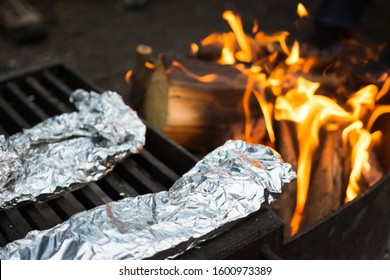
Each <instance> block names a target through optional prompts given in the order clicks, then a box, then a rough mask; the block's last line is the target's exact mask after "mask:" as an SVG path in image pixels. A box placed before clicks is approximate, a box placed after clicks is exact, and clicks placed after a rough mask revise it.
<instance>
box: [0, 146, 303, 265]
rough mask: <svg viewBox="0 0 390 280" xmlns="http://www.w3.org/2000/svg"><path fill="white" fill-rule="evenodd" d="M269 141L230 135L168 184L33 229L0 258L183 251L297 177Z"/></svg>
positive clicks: (130, 255)
mask: <svg viewBox="0 0 390 280" xmlns="http://www.w3.org/2000/svg"><path fill="white" fill-rule="evenodd" d="M295 177H296V174H295V172H294V171H292V170H291V165H290V164H288V163H285V162H283V161H282V160H281V158H280V156H279V155H278V154H277V153H276V152H275V151H273V150H272V149H270V148H268V147H265V146H261V145H251V144H247V143H246V142H244V141H240V140H237V141H233V140H230V141H227V142H226V143H225V144H224V145H223V146H221V147H219V148H217V149H216V150H214V151H213V152H211V153H210V154H208V155H207V156H206V157H205V158H204V159H202V160H200V161H199V162H198V163H197V164H196V165H195V166H194V167H193V168H192V169H191V170H190V171H189V172H187V173H186V174H184V175H183V176H182V177H181V178H180V179H179V180H177V181H176V182H175V184H174V185H173V186H172V187H171V188H170V190H169V191H164V192H159V193H153V194H146V195H142V196H137V197H128V198H124V199H122V200H120V201H117V202H111V203H109V204H107V205H102V206H98V207H96V208H94V209H91V210H88V211H84V212H80V213H78V214H76V215H74V216H72V217H71V218H70V219H69V220H67V221H65V222H63V223H62V224H59V225H57V226H55V227H53V228H51V229H48V230H43V231H31V232H30V233H28V234H27V235H26V237H25V238H24V239H20V240H17V241H14V242H12V243H9V244H7V245H6V246H5V247H3V248H1V249H0V259H110V260H117V259H146V258H151V257H153V256H155V255H156V254H158V253H161V252H165V253H166V254H165V255H166V256H167V258H171V257H174V256H177V255H178V254H181V253H183V252H185V251H187V250H189V249H190V248H193V247H194V246H197V245H198V244H200V243H201V242H203V241H204V240H207V239H209V238H212V237H214V236H216V235H218V234H220V233H222V232H224V231H225V230H226V226H227V225H229V224H230V225H231V224H232V223H233V222H234V221H238V220H239V219H242V218H245V217H247V216H248V215H250V214H251V213H254V212H255V211H258V210H259V209H260V208H261V207H262V206H264V205H267V204H268V203H271V202H273V201H275V199H276V198H277V197H278V196H279V194H280V193H281V191H282V186H283V185H284V184H286V183H289V182H291V181H292V180H293V179H295Z"/></svg>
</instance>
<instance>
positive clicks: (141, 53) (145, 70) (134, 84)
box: [129, 44, 153, 110]
mask: <svg viewBox="0 0 390 280" xmlns="http://www.w3.org/2000/svg"><path fill="white" fill-rule="evenodd" d="M152 53H153V49H152V48H151V47H149V46H147V45H143V44H141V45H138V46H137V49H136V58H135V66H134V69H133V73H132V76H131V79H130V98H129V105H130V106H131V107H132V108H133V109H135V110H138V109H139V108H140V106H141V103H142V101H143V99H144V95H145V92H146V89H147V87H148V83H149V80H150V76H151V74H152V72H153V67H152V66H149V67H148V63H149V64H150V65H152V63H151V62H152V61H153V58H152Z"/></svg>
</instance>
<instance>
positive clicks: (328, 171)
mask: <svg viewBox="0 0 390 280" xmlns="http://www.w3.org/2000/svg"><path fill="white" fill-rule="evenodd" d="M324 138H325V139H324V141H323V144H322V145H321V146H322V147H321V146H320V148H319V151H320V156H319V160H318V163H317V165H315V164H314V166H316V167H315V169H314V171H313V173H312V177H311V180H310V188H309V192H308V196H307V201H306V204H305V209H304V212H303V218H302V222H301V225H300V228H301V229H302V228H305V227H307V226H309V225H312V224H313V223H315V222H316V221H318V220H319V219H321V218H322V217H324V216H326V215H328V214H329V213H331V212H332V211H334V210H336V209H337V208H338V207H339V206H340V205H341V204H342V201H343V197H344V193H345V192H344V190H345V188H344V187H343V177H344V174H343V172H344V171H343V166H344V160H343V144H342V138H341V130H340V129H337V130H333V131H326V135H325V137H324Z"/></svg>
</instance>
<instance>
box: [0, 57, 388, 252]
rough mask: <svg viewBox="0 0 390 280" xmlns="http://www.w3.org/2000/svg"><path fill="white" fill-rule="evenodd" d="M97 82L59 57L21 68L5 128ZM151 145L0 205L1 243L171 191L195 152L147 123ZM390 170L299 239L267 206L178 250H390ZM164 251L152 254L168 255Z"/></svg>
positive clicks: (7, 83)
mask: <svg viewBox="0 0 390 280" xmlns="http://www.w3.org/2000/svg"><path fill="white" fill-rule="evenodd" d="M76 88H84V89H87V90H96V91H98V90H99V89H98V87H97V86H96V85H94V84H92V83H90V82H89V81H88V80H87V79H85V78H84V77H82V76H81V75H80V74H78V73H76V72H75V71H74V70H72V69H70V68H69V67H68V66H66V65H64V64H62V63H61V62H52V63H49V64H45V65H40V66H35V67H32V68H27V69H23V70H21V71H18V72H14V73H10V74H8V75H6V76H3V77H2V78H1V79H0V92H1V94H0V101H1V102H0V115H1V123H0V130H1V133H2V134H5V135H10V134H13V133H16V132H18V131H20V130H21V129H22V128H28V127H30V126H32V125H34V124H35V123H37V122H39V121H41V120H43V119H46V118H47V117H49V116H52V115H55V114H58V113H62V112H66V111H71V110H72V108H71V107H69V106H70V105H69V103H68V101H67V98H68V95H69V94H70V93H71V92H72V91H73V90H74V89H76ZM146 139H147V141H146V146H145V149H144V150H143V151H142V152H141V153H140V154H138V155H133V156H131V157H130V158H129V159H128V160H126V161H125V162H124V163H122V164H120V165H118V166H116V167H115V169H114V171H113V172H112V173H111V174H108V175H107V176H106V177H104V178H103V179H101V180H99V181H97V182H96V183H91V184H88V186H87V187H85V188H83V189H80V190H76V191H73V192H70V193H67V194H65V195H63V196H61V197H59V198H57V199H53V200H50V201H47V202H45V203H35V204H33V205H29V206H24V207H19V208H17V209H11V210H6V211H1V212H0V245H1V246H4V245H5V244H7V243H8V242H10V241H13V240H16V239H19V238H22V237H23V236H24V235H25V234H26V233H27V232H29V231H30V230H33V229H39V230H41V229H46V228H50V227H52V226H54V225H56V224H58V223H61V222H62V221H65V220H67V219H68V218H69V217H70V216H72V215H73V214H76V213H79V212H81V211H83V210H86V209H91V208H93V207H95V206H98V205H102V204H105V203H108V202H110V201H114V200H119V199H121V198H123V197H125V196H136V195H139V194H145V193H149V192H157V191H161V190H166V189H167V188H169V187H170V186H171V185H172V183H173V182H174V181H175V180H176V179H177V178H178V177H179V176H180V175H181V174H183V173H184V172H186V171H187V170H188V169H189V168H191V167H192V166H193V165H194V164H195V162H196V161H197V159H196V158H195V157H194V156H192V155H191V154H189V153H188V152H187V151H185V150H184V149H183V148H181V147H180V146H178V145H176V144H175V143H173V142H172V141H171V140H169V139H167V138H166V137H164V136H162V135H161V134H160V133H158V132H156V131H155V130H154V129H152V128H150V127H148V129H147V135H146ZM389 180H390V177H389V175H386V176H385V177H384V178H383V179H382V180H381V181H380V182H379V183H378V184H376V185H375V186H374V187H372V188H370V189H368V190H367V191H366V192H365V193H363V194H362V195H361V196H360V197H358V198H357V199H355V200H354V201H352V202H350V203H348V204H346V205H343V206H342V207H340V208H339V209H338V210H337V211H335V212H334V213H332V214H331V215H328V216H327V217H326V218H324V219H323V220H321V221H319V222H318V223H316V224H315V225H313V226H312V227H310V228H308V229H306V230H305V231H303V232H301V233H300V234H298V235H295V236H294V237H293V238H290V239H284V237H283V235H284V233H283V230H284V227H285V225H284V224H283V222H282V221H281V220H280V218H279V217H278V216H277V215H276V214H275V213H274V212H272V211H271V210H269V209H263V210H261V211H259V212H258V213H255V214H254V215H252V216H250V217H249V218H248V219H245V220H244V221H242V222H240V223H238V224H237V225H235V226H234V227H233V228H232V229H231V230H229V231H228V232H226V233H224V234H222V235H220V236H218V237H216V238H214V239H211V240H209V241H207V242H205V243H204V244H202V245H201V246H200V248H195V249H191V250H190V251H188V252H186V253H185V254H183V255H181V256H179V257H178V258H180V259H221V258H223V259H263V258H266V259H275V258H285V259H324V258H326V259H367V258H368V259H378V258H383V257H385V256H386V254H388V251H387V249H386V244H388V242H389V235H390V234H389V233H390V224H389V223H388V219H387V217H388V215H389V214H390V207H389V206H388V204H387V201H388V199H390V183H389ZM164 257H166V256H165V255H164V254H160V255H157V256H155V257H154V258H164Z"/></svg>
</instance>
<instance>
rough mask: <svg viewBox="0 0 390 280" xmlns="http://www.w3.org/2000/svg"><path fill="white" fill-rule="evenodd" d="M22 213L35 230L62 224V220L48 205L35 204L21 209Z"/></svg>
mask: <svg viewBox="0 0 390 280" xmlns="http://www.w3.org/2000/svg"><path fill="white" fill-rule="evenodd" d="M19 209H20V213H21V214H22V215H23V217H24V219H25V220H26V221H27V223H29V224H30V226H31V227H32V228H34V229H39V230H43V229H47V228H50V227H52V226H54V225H56V224H58V223H60V222H61V219H60V218H59V217H58V216H57V214H56V213H55V212H54V211H53V210H52V209H51V208H50V207H49V206H48V205H47V204H44V203H43V204H33V205H28V206H25V207H21V208H19Z"/></svg>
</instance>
